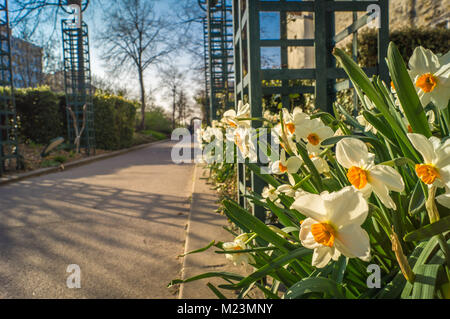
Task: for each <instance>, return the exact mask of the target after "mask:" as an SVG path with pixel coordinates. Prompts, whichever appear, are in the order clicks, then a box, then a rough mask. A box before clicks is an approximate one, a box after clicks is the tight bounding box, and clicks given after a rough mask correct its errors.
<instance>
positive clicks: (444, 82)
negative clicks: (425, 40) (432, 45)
mask: <svg viewBox="0 0 450 319" xmlns="http://www.w3.org/2000/svg"><path fill="white" fill-rule="evenodd" d="M446 56H447V55H446ZM446 56H444V57H442V58H441V59H440V58H439V57H438V56H436V55H435V54H434V53H433V52H431V51H430V50H428V49H425V48H423V47H417V48H416V49H415V50H414V52H413V55H412V56H411V58H410V60H409V69H410V71H409V75H410V77H411V79H412V80H413V83H414V85H415V87H416V90H417V94H418V95H419V98H420V101H421V102H422V106H424V107H425V106H427V105H428V103H430V102H433V104H434V105H436V106H437V107H439V108H440V109H444V108H446V107H447V105H448V100H449V99H450V80H449V77H450V63H449V61H447V60H448V58H447V57H446ZM443 63H445V64H443Z"/></svg>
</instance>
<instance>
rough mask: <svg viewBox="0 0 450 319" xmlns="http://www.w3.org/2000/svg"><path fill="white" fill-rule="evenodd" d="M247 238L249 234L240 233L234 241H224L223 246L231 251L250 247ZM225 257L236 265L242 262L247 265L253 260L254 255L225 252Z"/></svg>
mask: <svg viewBox="0 0 450 319" xmlns="http://www.w3.org/2000/svg"><path fill="white" fill-rule="evenodd" d="M247 239H248V235H247V234H242V235H239V236H237V237H236V238H235V239H234V240H233V241H232V242H227V243H223V244H222V248H223V249H224V250H231V251H233V250H244V249H249V248H250V247H249V246H247V244H245V241H246V240H247ZM225 258H226V259H227V260H229V261H231V262H232V263H233V264H234V265H235V266H237V265H242V264H243V265H247V264H248V263H249V262H250V263H251V262H253V257H252V255H250V253H234V254H225Z"/></svg>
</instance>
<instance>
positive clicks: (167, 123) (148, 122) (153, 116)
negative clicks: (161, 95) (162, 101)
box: [145, 107, 172, 134]
mask: <svg viewBox="0 0 450 319" xmlns="http://www.w3.org/2000/svg"><path fill="white" fill-rule="evenodd" d="M145 128H146V129H150V130H153V131H158V132H163V133H167V134H170V133H171V132H172V120H171V119H170V118H169V117H168V116H167V115H166V114H165V112H164V109H162V108H160V107H155V108H152V109H151V110H150V111H148V112H145Z"/></svg>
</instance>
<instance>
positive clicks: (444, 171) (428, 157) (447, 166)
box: [408, 133, 450, 187]
mask: <svg viewBox="0 0 450 319" xmlns="http://www.w3.org/2000/svg"><path fill="white" fill-rule="evenodd" d="M408 138H409V140H410V141H411V143H412V145H413V146H414V148H415V149H416V150H417V151H419V153H420V154H421V155H422V157H423V163H422V164H416V166H415V170H416V174H417V176H418V177H419V178H420V179H421V180H422V182H424V183H425V184H427V185H429V186H431V185H435V186H437V187H444V186H445V185H446V184H447V185H449V186H450V139H447V140H446V141H445V142H444V143H441V140H440V139H439V138H437V137H434V136H432V137H430V138H429V139H427V138H426V137H425V136H423V135H421V134H416V133H410V134H408Z"/></svg>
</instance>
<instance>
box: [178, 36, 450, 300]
mask: <svg viewBox="0 0 450 319" xmlns="http://www.w3.org/2000/svg"><path fill="white" fill-rule="evenodd" d="M333 53H334V55H335V57H336V58H337V59H338V60H339V62H340V63H341V65H342V66H343V67H344V69H345V71H346V72H347V74H348V75H349V77H350V79H351V81H352V82H353V84H354V86H355V88H356V91H357V93H358V95H359V98H360V100H361V101H362V104H363V108H362V109H361V112H360V115H359V116H358V117H357V118H354V117H352V116H351V115H350V114H348V113H346V112H345V109H344V108H341V107H339V105H337V104H336V105H335V115H336V116H333V115H332V114H329V113H325V112H322V111H319V110H317V111H315V112H312V113H306V112H304V111H303V110H301V109H300V108H295V109H294V110H292V111H289V110H287V109H282V110H280V112H279V114H278V116H277V119H276V122H275V123H274V121H273V120H274V119H273V116H272V115H270V114H266V115H265V118H250V106H249V105H248V104H247V105H243V103H240V104H239V106H238V110H237V111H234V110H229V111H227V112H225V113H224V116H223V118H222V120H221V122H214V123H213V126H212V127H208V128H205V129H203V130H202V132H201V141H202V143H203V146H204V154H203V155H204V157H203V158H204V160H205V161H206V162H208V163H209V164H210V167H211V169H214V170H219V169H223V167H224V166H225V165H236V164H235V162H236V161H239V160H241V162H244V163H245V167H246V168H247V169H248V170H250V171H252V172H253V173H254V174H256V175H258V176H259V178H261V179H262V180H264V181H265V182H266V183H267V184H268V185H267V186H266V187H265V189H264V190H263V191H262V192H261V193H256V192H251V193H250V194H249V195H248V196H247V199H248V200H249V201H250V202H251V203H253V204H254V205H259V206H262V207H264V208H265V209H266V211H267V214H268V218H267V219H266V220H264V221H261V220H259V219H257V218H256V217H254V216H253V214H252V211H251V210H249V209H244V208H243V207H242V206H241V205H239V204H238V203H237V202H236V201H235V200H233V199H231V198H230V199H225V200H224V201H223V206H224V210H225V213H226V214H227V216H228V217H229V219H230V220H231V221H232V222H233V223H234V224H235V225H236V226H237V227H239V229H240V233H239V234H235V235H236V239H235V240H234V242H232V243H222V242H214V241H213V242H211V243H210V244H209V245H208V246H206V247H205V248H204V249H201V250H199V251H197V252H201V251H203V250H205V249H209V248H211V247H216V248H218V249H219V250H218V251H217V253H223V254H225V257H226V259H228V260H230V261H232V262H233V263H235V264H237V265H238V264H251V265H252V266H253V267H254V272H253V273H252V274H251V275H250V276H248V277H239V276H237V275H235V274H229V273H205V274H199V275H198V276H196V277H194V278H189V279H187V280H185V282H188V281H192V280H197V279H203V278H208V277H211V276H219V277H222V278H223V279H224V280H225V282H224V284H223V285H220V286H219V287H211V285H209V287H210V288H211V289H212V290H213V291H214V292H215V293H216V295H217V296H218V297H223V296H222V294H221V292H220V289H232V290H237V291H238V292H239V297H240V298H245V296H246V292H247V291H249V290H250V289H251V288H252V287H257V288H259V289H260V290H261V291H262V292H263V293H264V295H265V296H266V297H267V298H286V299H290V298H449V296H450V285H449V276H450V275H449V266H450V256H449V240H450V239H449V237H450V236H449V234H450V232H449V230H450V215H449V208H450V192H449V189H450V140H449V139H448V137H449V128H450V115H449V110H448V105H449V98H450V80H449V76H450V54H448V53H447V54H446V55H444V56H436V55H434V54H433V53H432V52H431V51H430V50H427V49H424V48H422V47H418V48H416V49H415V51H414V53H413V55H412V57H411V58H410V60H409V65H408V66H409V69H408V68H407V66H406V64H405V62H404V61H403V59H402V57H401V55H400V53H399V51H398V49H397V48H396V46H395V45H394V44H392V43H391V44H390V46H389V51H388V60H387V62H388V66H389V70H390V74H391V78H392V82H391V84H390V85H389V84H386V83H383V82H382V81H381V80H380V79H379V78H377V77H374V78H373V79H369V78H368V77H367V76H366V75H365V74H364V72H363V71H362V70H361V69H360V68H359V67H358V65H357V64H355V63H354V62H353V61H352V60H351V58H350V57H348V56H347V55H346V54H345V53H344V52H343V51H342V50H339V49H335V51H334V52H333ZM341 118H343V119H344V120H341ZM255 121H260V122H262V123H263V126H262V127H260V128H258V129H256V130H255V129H252V128H251V125H252V122H255ZM266 131H268V132H270V133H271V136H272V140H270V139H269V142H270V141H272V142H271V143H269V142H264V140H263V139H262V138H261V137H262V136H264V135H265V133H266ZM233 144H234V145H236V148H237V149H238V150H239V152H238V154H234V152H233V150H234V149H235V148H234V145H233ZM230 145H231V146H233V147H230ZM257 145H259V149H263V150H264V151H265V152H266V156H267V157H268V158H269V159H270V161H269V163H264V160H263V158H264V156H263V157H261V156H258V155H259V153H257V150H258V148H257ZM230 154H231V155H230ZM230 158H231V159H232V164H230V163H229V161H228V162H227V160H226V159H230ZM257 162H258V164H257ZM263 168H264V169H263ZM269 217H271V218H269ZM268 277H269V279H270V280H267V279H268ZM180 282H182V281H180V280H174V281H172V282H171V284H172V285H173V284H177V283H180ZM268 282H270V283H271V284H270V285H269V284H267V283H268Z"/></svg>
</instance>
